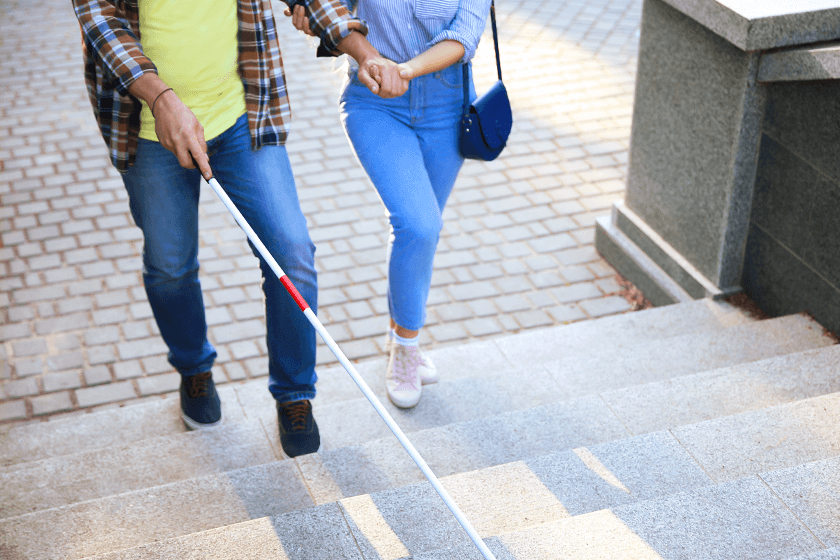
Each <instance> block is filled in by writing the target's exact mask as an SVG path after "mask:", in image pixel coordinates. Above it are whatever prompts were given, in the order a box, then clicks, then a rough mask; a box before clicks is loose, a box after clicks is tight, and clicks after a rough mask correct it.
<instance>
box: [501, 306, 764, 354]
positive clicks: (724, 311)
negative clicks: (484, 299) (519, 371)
mask: <svg viewBox="0 0 840 560" xmlns="http://www.w3.org/2000/svg"><path fill="white" fill-rule="evenodd" d="M753 321H754V319H751V318H750V317H749V316H748V315H747V314H746V313H744V312H742V311H740V310H738V309H737V308H735V307H733V306H731V305H729V304H728V303H725V302H721V301H714V300H711V299H702V300H695V301H691V302H686V303H680V304H679V305H667V306H663V307H655V308H653V309H648V310H645V311H643V312H637V313H627V314H623V315H613V316H610V317H603V318H601V319H597V320H594V321H583V322H580V323H573V324H571V325H564V326H559V327H551V328H547V329H541V330H534V331H528V332H525V333H521V334H518V335H516V336H510V337H504V338H499V339H496V344H497V345H498V347H499V348H500V349H501V351H502V352H503V353H504V355H505V357H507V359H508V360H510V362H511V363H513V364H518V363H538V362H546V361H552V360H555V359H557V355H558V350H559V353H560V354H563V355H565V354H566V353H567V352H571V353H574V354H576V355H583V354H589V353H591V352H592V349H593V348H615V347H626V346H632V345H633V344H636V343H638V342H645V341H651V340H658V339H663V338H670V337H672V336H679V335H686V334H692V333H699V332H707V331H716V330H720V329H722V328H727V327H733V326H737V325H743V324H746V323H750V322H753ZM558 344H559V345H560V346H558Z"/></svg>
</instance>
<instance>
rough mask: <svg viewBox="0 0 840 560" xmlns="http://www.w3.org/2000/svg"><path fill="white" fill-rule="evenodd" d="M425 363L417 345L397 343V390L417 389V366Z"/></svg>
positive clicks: (395, 370) (395, 358) (395, 365)
mask: <svg viewBox="0 0 840 560" xmlns="http://www.w3.org/2000/svg"><path fill="white" fill-rule="evenodd" d="M422 363H423V359H422V358H421V357H420V351H419V350H417V347H416V346H402V345H399V344H397V349H396V356H394V379H395V380H396V381H397V382H398V383H397V386H396V387H394V390H395V391H402V390H404V389H409V390H416V389H417V366H419V365H421V364H422Z"/></svg>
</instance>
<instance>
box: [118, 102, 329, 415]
mask: <svg viewBox="0 0 840 560" xmlns="http://www.w3.org/2000/svg"><path fill="white" fill-rule="evenodd" d="M207 148H208V153H209V155H210V166H211V167H212V168H213V173H214V174H215V176H216V178H217V179H218V181H219V183H220V184H221V185H222V187H223V188H224V189H225V191H226V192H227V193H228V195H229V196H230V198H231V199H232V200H233V202H234V203H235V204H236V206H237V207H238V208H239V211H240V212H242V214H243V215H244V216H245V219H246V220H248V223H249V224H250V225H251V227H252V228H253V229H254V231H256V233H257V235H258V236H259V238H260V240H261V241H262V242H263V243H264V244H265V246H266V247H267V248H268V250H269V251H270V252H271V254H272V255H273V256H274V258H275V259H277V262H278V263H279V264H280V266H281V267H282V268H283V270H284V272H286V274H287V275H288V276H289V278H290V279H291V280H292V282H293V283H294V284H295V286H296V287H297V289H298V290H299V291H300V293H301V295H302V296H303V297H304V299H306V301H307V302H308V303H309V305H310V306H311V307H312V311H313V312H316V313H317V310H318V307H317V303H318V302H317V296H318V288H317V278H316V273H315V246H314V245H313V243H312V241H311V240H310V238H309V232H308V231H307V228H306V219H305V218H304V216H303V212H301V209H300V202H299V201H298V196H297V190H296V188H295V181H294V177H293V176H292V168H291V165H290V163H289V158H288V155H287V154H286V149H285V148H284V147H283V146H265V147H263V148H261V149H260V150H257V151H254V150H252V149H251V138H250V134H249V131H248V122H247V117H246V116H245V115H243V116H242V117H240V118H239V120H237V121H236V124H235V125H234V126H232V127H231V128H229V129H228V130H226V131H225V132H223V133H222V134H220V135H219V136H217V137H216V138H213V139H212V140H210V141H208V142H207ZM123 182H124V183H125V187H126V190H127V191H128V197H129V204H130V207H131V215H132V216H133V217H134V222H135V223H136V224H137V225H138V226H139V227H140V229H142V230H143V239H144V245H143V282H144V284H145V286H146V294H148V297H149V303H150V304H151V307H152V312H153V313H154V316H155V320H156V321H157V324H158V328H159V329H160V334H161V336H162V337H163V340H164V341H165V342H166V344H167V346H168V347H169V363H170V364H172V366H173V367H174V368H175V369H177V370H178V371H179V372H180V373H181V375H184V376H190V375H195V374H197V373H200V372H203V371H207V370H208V369H210V368H211V367H212V365H213V361H214V359H215V358H216V350H215V349H214V348H213V346H212V345H211V344H210V342H209V341H208V340H207V321H206V319H205V315H204V302H203V299H202V295H201V286H200V284H199V280H198V196H199V190H200V182H201V175H200V173H199V172H198V170H195V169H184V168H183V167H181V166H180V165H179V164H178V160H177V158H176V157H175V155H174V154H172V152H170V151H169V150H167V149H166V148H164V147H163V146H161V145H160V143H158V142H152V141H149V140H143V139H140V144H139V146H138V148H137V158H136V160H135V162H134V165H133V166H132V167H131V168H130V169H129V171H128V172H127V173H125V174H124V175H123ZM252 250H253V247H252ZM254 254H255V255H257V257H258V258H259V255H258V254H257V253H256V251H255V252H254ZM260 268H261V269H262V275H263V286H262V287H263V293H264V294H265V310H266V325H267V342H268V372H269V381H268V388H269V391H271V394H272V396H274V398H275V399H277V401H279V402H289V401H295V400H303V399H312V398H314V397H315V381H316V379H317V376H316V374H315V342H316V340H315V330H314V329H313V328H312V326H311V325H310V324H309V322H308V321H307V319H306V317H304V315H303V313H301V312H300V309H299V308H298V307H297V305H296V304H295V302H294V300H292V298H291V296H289V295H288V293H287V292H286V290H285V289H284V288H283V286H282V284H281V283H280V281H279V280H278V279H277V277H276V276H275V275H274V273H273V272H272V271H271V269H270V268H269V267H268V265H267V264H266V263H265V262H264V261H263V259H262V258H260Z"/></svg>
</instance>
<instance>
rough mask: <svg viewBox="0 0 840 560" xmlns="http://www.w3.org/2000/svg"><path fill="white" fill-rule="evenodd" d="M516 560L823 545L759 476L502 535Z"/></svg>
mask: <svg viewBox="0 0 840 560" xmlns="http://www.w3.org/2000/svg"><path fill="white" fill-rule="evenodd" d="M500 541H501V543H502V544H503V545H504V546H505V548H507V550H508V551H509V552H510V553H511V554H512V555H513V556H514V557H515V558H541V559H545V560H554V559H558V560H559V559H564V560H565V559H568V558H575V560H595V559H598V560H604V559H608V558H615V557H616V556H615V554H616V551H621V558H632V559H634V560H636V559H638V560H642V559H644V560H648V559H650V560H661V559H662V558H668V560H694V559H697V558H703V559H704V560H724V559H727V560H729V559H733V558H738V559H739V560H741V559H743V560H783V559H785V558H788V557H790V556H793V555H796V554H802V553H806V552H811V551H816V550H819V549H821V548H822V545H821V544H820V543H819V541H818V540H817V539H816V538H814V536H813V535H812V534H811V533H810V532H809V531H808V530H807V529H806V528H805V527H803V525H802V524H801V523H800V522H799V520H798V519H797V518H796V516H795V515H794V514H793V513H791V511H790V510H789V509H788V508H787V507H785V504H784V503H783V502H782V501H780V500H779V499H778V497H776V496H775V494H774V493H773V491H772V490H770V489H769V488H768V487H767V485H765V484H764V483H763V482H762V481H761V480H760V479H759V478H758V477H755V476H753V477H749V478H745V479H741V480H736V481H732V482H726V483H722V484H719V485H716V486H712V487H709V488H702V489H698V490H693V491H690V492H682V493H680V494H675V495H673V496H666V497H663V498H659V499H656V500H652V501H648V502H638V503H635V504H629V505H625V506H619V507H616V508H613V509H611V510H601V511H596V512H593V513H587V514H584V515H581V516H578V517H573V518H570V519H564V520H561V521H557V522H553V523H547V524H545V525H542V526H540V527H535V528H532V529H528V530H525V531H519V532H516V533H509V534H506V535H501V536H500Z"/></svg>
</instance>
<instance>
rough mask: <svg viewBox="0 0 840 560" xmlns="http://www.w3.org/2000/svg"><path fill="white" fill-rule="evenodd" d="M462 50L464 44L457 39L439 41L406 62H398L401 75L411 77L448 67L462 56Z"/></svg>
mask: <svg viewBox="0 0 840 560" xmlns="http://www.w3.org/2000/svg"><path fill="white" fill-rule="evenodd" d="M464 52H465V51H464V45H462V44H461V43H459V42H458V41H452V40H446V41H441V42H440V43H438V44H436V45H434V46H433V47H431V48H430V49H428V50H426V51H424V52H422V53H420V54H419V55H417V56H415V57H414V58H412V59H411V60H409V61H408V62H404V63H403V64H400V67H402V69H403V70H402V72H403V74H402V77H403V78H407V79H412V78H416V77H418V76H424V75H426V74H431V73H432V72H437V71H438V70H443V69H444V68H449V67H450V66H452V65H453V64H455V63H456V62H458V61H459V60H461V59H462V58H464Z"/></svg>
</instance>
